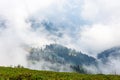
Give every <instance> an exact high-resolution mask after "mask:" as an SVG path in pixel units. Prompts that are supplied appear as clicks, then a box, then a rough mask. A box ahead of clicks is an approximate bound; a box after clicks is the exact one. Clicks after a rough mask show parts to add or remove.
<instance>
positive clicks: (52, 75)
mask: <svg viewBox="0 0 120 80" xmlns="http://www.w3.org/2000/svg"><path fill="white" fill-rule="evenodd" d="M0 80H120V76H118V75H90V74H78V73H63V72H62V73H60V72H51V71H37V70H29V69H25V68H10V67H0Z"/></svg>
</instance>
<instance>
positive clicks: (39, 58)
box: [28, 44, 97, 73]
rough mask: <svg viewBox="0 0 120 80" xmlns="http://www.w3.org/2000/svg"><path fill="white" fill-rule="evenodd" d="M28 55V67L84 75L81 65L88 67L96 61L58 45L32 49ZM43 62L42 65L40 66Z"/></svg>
mask: <svg viewBox="0 0 120 80" xmlns="http://www.w3.org/2000/svg"><path fill="white" fill-rule="evenodd" d="M29 53H30V54H29V55H28V61H29V66H30V67H31V65H32V67H34V66H36V65H37V66H38V68H39V67H41V66H42V69H41V70H52V71H62V72H67V71H77V72H80V73H85V70H83V68H82V66H83V65H87V66H88V65H95V64H96V63H97V62H96V59H95V58H93V57H91V56H88V55H86V54H84V53H82V52H78V51H76V50H73V49H69V48H67V47H64V46H62V45H58V44H50V45H46V46H45V48H43V49H41V48H32V49H31V51H30V52H29ZM43 62H44V64H41V63H43ZM45 67H47V68H45ZM61 67H62V69H61Z"/></svg>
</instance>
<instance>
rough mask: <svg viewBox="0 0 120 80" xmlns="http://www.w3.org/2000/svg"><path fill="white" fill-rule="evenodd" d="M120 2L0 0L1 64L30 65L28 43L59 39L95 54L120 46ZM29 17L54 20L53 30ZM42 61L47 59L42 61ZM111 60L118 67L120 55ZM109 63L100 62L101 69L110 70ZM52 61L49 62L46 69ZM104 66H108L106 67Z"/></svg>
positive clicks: (70, 45) (99, 0)
mask: <svg viewBox="0 0 120 80" xmlns="http://www.w3.org/2000/svg"><path fill="white" fill-rule="evenodd" d="M119 2H120V1H119V0H84V1H82V0H76V1H73V0H44V1H42V0H11V1H9V0H4V1H3V0H0V65H2V66H10V65H18V64H21V65H23V66H25V67H28V62H27V59H26V55H27V54H29V52H28V51H27V50H26V46H29V47H42V46H43V45H48V44H52V43H58V44H61V45H64V46H66V47H68V48H72V49H76V50H77V51H82V52H84V53H85V54H87V55H91V56H93V57H96V56H97V54H98V53H100V52H102V51H104V50H106V49H109V48H112V47H115V46H120V43H119V41H120V31H119V29H120V23H119V20H120V15H119V13H120V11H119V9H120V3H119ZM30 20H35V24H38V23H41V22H43V21H47V22H49V23H52V25H53V27H52V30H51V31H50V30H49V29H47V28H45V26H44V25H40V26H39V27H38V28H35V27H33V26H32V25H33V23H32V22H31V21H30ZM38 63H40V62H38ZM42 63H43V64H44V63H45V64H46V63H47V62H44V61H43V62H42V61H41V64H42ZM111 63H112V64H113V65H115V66H116V67H115V70H117V69H118V67H117V66H118V65H119V59H115V58H111V59H110V61H109V64H111ZM43 64H42V65H43ZM109 64H108V65H104V64H101V63H100V65H99V67H101V69H102V70H101V71H102V72H104V73H111V72H112V69H111V67H109V66H110V65H109ZM50 65H51V64H50ZM50 65H47V68H46V69H47V70H49V66H50ZM56 66H57V64H55V67H56ZM102 66H105V67H106V68H105V69H103V68H102ZM61 67H63V65H61ZM40 69H43V68H40ZM106 69H110V70H111V72H107V71H105V70H106ZM61 70H63V69H61ZM118 73H120V71H119V72H118Z"/></svg>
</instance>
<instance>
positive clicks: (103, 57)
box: [97, 47, 120, 63]
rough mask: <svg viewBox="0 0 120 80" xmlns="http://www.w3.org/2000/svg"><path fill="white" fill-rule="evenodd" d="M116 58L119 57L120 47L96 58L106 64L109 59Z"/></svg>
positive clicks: (104, 52)
mask: <svg viewBox="0 0 120 80" xmlns="http://www.w3.org/2000/svg"><path fill="white" fill-rule="evenodd" d="M110 57H112V58H117V57H120V47H114V48H111V49H108V50H105V51H103V52H101V53H99V54H98V56H97V58H98V59H100V60H102V62H104V63H105V62H107V61H108V60H109V58H110Z"/></svg>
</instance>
